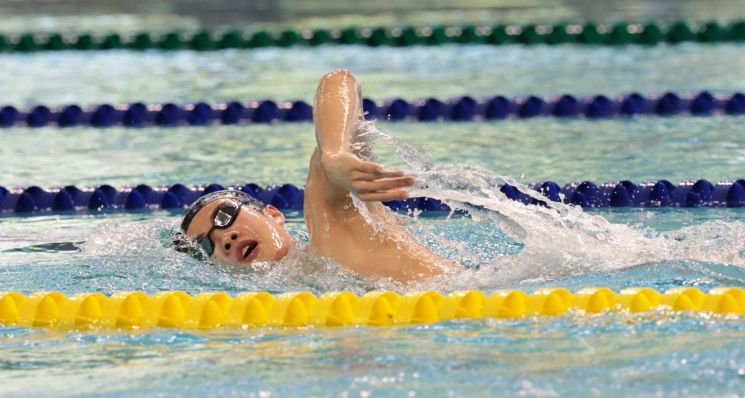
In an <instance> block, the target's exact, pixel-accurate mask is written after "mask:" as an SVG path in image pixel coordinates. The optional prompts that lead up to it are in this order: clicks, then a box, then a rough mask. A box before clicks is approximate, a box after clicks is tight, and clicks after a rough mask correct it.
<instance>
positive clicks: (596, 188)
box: [0, 179, 745, 214]
mask: <svg viewBox="0 0 745 398" xmlns="http://www.w3.org/2000/svg"><path fill="white" fill-rule="evenodd" d="M529 187H530V188H531V189H534V190H536V191H539V192H541V193H543V194H544V195H545V196H546V197H547V198H549V199H550V200H552V201H557V202H558V201H562V202H564V203H569V204H574V205H578V206H582V207H585V208H600V207H667V206H675V207H745V179H738V180H722V181H719V182H718V183H716V184H713V183H711V182H709V181H707V180H685V181H682V182H681V183H679V184H678V185H677V186H676V185H673V184H672V183H671V182H670V181H667V180H659V181H648V182H642V183H640V184H635V183H633V182H631V181H615V182H606V183H603V184H595V183H593V182H591V181H582V182H575V183H570V184H567V185H565V186H564V187H561V186H559V185H558V184H557V183H555V182H553V181H546V182H541V183H533V184H529ZM226 188H229V189H236V190H241V191H243V192H246V193H248V194H250V195H252V196H254V197H256V198H257V199H259V200H261V201H262V202H264V203H268V204H272V205H274V206H275V207H277V208H278V209H280V210H285V211H292V210H302V209H303V199H304V197H305V192H304V190H303V188H302V187H297V186H295V185H292V184H284V185H271V186H267V187H261V186H259V185H256V184H239V185H231V186H222V185H218V184H210V185H198V186H191V187H189V186H186V185H183V184H175V185H166V186H156V187H151V186H149V185H145V184H140V185H137V186H125V187H121V188H119V189H117V188H114V187H113V186H111V185H107V184H104V185H99V186H97V187H84V188H78V187H75V186H72V185H70V186H66V187H57V188H48V189H43V188H41V187H39V186H30V187H25V188H13V189H10V190H8V189H6V188H4V187H2V186H0V213H5V214H8V213H10V214H15V213H19V214H28V213H33V212H44V213H45V212H72V211H101V210H107V209H118V210H144V209H151V210H157V209H182V208H184V207H186V206H188V205H189V204H191V203H192V202H193V201H194V200H195V199H197V198H198V197H200V196H202V195H206V194H208V193H210V192H214V191H219V190H222V189H226ZM500 190H501V192H503V193H504V194H505V195H506V196H507V197H508V198H510V199H513V200H518V201H521V202H523V203H526V204H540V203H541V202H540V201H538V200H536V199H534V198H532V197H530V196H528V195H526V194H525V193H523V192H520V191H519V190H518V189H517V188H516V187H514V186H512V185H502V186H501V187H500ZM386 204H387V205H388V206H389V207H391V208H392V209H394V210H400V211H405V210H414V209H418V210H422V211H449V210H450V208H449V207H448V206H447V205H445V204H444V203H442V202H440V201H439V200H437V199H432V198H410V199H407V200H404V201H392V202H387V203H386ZM544 204H545V203H544Z"/></svg>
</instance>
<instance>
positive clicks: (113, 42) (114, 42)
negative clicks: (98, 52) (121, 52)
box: [101, 33, 124, 50]
mask: <svg viewBox="0 0 745 398" xmlns="http://www.w3.org/2000/svg"><path fill="white" fill-rule="evenodd" d="M122 47H124V43H123V42H122V38H121V36H119V35H118V34H116V33H111V34H108V35H106V37H104V38H103V40H102V41H101V49H103V50H113V49H117V48H122Z"/></svg>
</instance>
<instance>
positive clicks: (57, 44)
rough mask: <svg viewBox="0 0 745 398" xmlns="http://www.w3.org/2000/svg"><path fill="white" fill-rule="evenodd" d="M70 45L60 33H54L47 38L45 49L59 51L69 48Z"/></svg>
mask: <svg viewBox="0 0 745 398" xmlns="http://www.w3.org/2000/svg"><path fill="white" fill-rule="evenodd" d="M68 48H70V46H69V45H68V44H67V43H66V42H65V39H64V38H63V37H62V35H61V34H59V33H53V34H51V35H49V36H48V37H47V38H46V41H45V42H44V49H45V50H52V51H59V50H67V49H68Z"/></svg>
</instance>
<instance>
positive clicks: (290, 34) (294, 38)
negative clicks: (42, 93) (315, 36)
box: [277, 30, 305, 47]
mask: <svg viewBox="0 0 745 398" xmlns="http://www.w3.org/2000/svg"><path fill="white" fill-rule="evenodd" d="M304 42H305V39H303V36H300V34H299V33H298V32H295V31H294V30H285V31H283V32H282V33H280V34H279V38H278V39H277V45H278V46H280V47H292V46H297V45H298V44H303V43H304Z"/></svg>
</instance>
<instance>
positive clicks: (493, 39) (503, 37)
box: [486, 25, 515, 45]
mask: <svg viewBox="0 0 745 398" xmlns="http://www.w3.org/2000/svg"><path fill="white" fill-rule="evenodd" d="M486 42H487V43H489V44H494V45H500V44H509V43H514V42H515V37H514V36H511V35H509V34H508V33H507V26H504V25H494V26H492V29H491V34H490V35H489V36H488V37H487V38H486Z"/></svg>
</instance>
